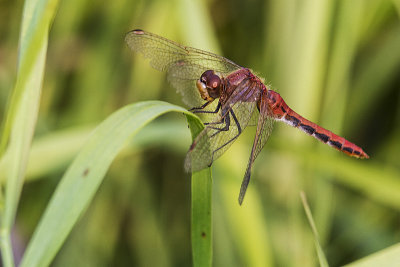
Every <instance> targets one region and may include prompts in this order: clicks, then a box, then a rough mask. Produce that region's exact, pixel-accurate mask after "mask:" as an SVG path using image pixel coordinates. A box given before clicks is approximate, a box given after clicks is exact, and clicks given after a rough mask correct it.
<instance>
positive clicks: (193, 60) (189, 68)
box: [125, 30, 241, 107]
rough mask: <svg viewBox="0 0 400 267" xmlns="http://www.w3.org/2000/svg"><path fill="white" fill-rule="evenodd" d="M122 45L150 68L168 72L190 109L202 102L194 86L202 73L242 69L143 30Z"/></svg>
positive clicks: (213, 55)
mask: <svg viewBox="0 0 400 267" xmlns="http://www.w3.org/2000/svg"><path fill="white" fill-rule="evenodd" d="M125 41H126V42H127V44H128V45H129V47H130V48H131V49H132V50H133V51H135V52H139V53H141V54H142V55H143V56H144V57H145V58H149V59H150V65H151V66H152V67H153V68H155V69H157V70H159V71H165V72H167V76H168V80H169V82H170V83H171V84H172V86H174V87H175V88H176V89H177V91H178V92H179V93H181V94H182V95H183V99H184V102H185V103H186V104H188V105H190V106H191V107H195V106H198V104H199V101H200V100H201V98H200V96H199V94H198V92H197V90H196V86H195V84H196V80H198V79H199V78H200V76H201V74H202V73H203V72H204V71H206V70H214V71H215V72H217V73H221V74H228V73H230V72H232V71H234V70H237V69H240V68H241V67H240V66H239V65H237V64H236V63H234V62H233V61H231V60H229V59H226V58H224V57H221V56H219V55H216V54H213V53H210V52H206V51H203V50H200V49H196V48H192V47H187V46H183V45H180V44H178V43H175V42H173V41H171V40H168V39H166V38H163V37H161V36H158V35H155V34H152V33H149V32H145V31H142V30H134V31H131V32H128V33H127V34H126V37H125ZM202 102H204V101H202ZM202 102H201V103H202Z"/></svg>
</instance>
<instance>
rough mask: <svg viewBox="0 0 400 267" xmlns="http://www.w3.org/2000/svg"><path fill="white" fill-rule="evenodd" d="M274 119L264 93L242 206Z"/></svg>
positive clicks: (244, 185) (242, 196)
mask: <svg viewBox="0 0 400 267" xmlns="http://www.w3.org/2000/svg"><path fill="white" fill-rule="evenodd" d="M273 123H274V119H273V117H272V112H271V109H270V108H269V106H268V100H267V93H266V92H265V93H263V94H262V95H261V99H260V115H259V117H258V124H257V131H256V136H255V138H254V143H253V147H252V149H251V153H250V159H249V163H248V164H247V169H246V172H245V175H244V178H243V181H242V186H241V187H240V194H239V204H240V205H242V203H243V199H244V196H245V194H246V190H247V186H248V185H249V182H250V176H251V168H252V166H253V162H254V161H255V159H256V158H257V156H258V154H259V153H260V151H261V150H262V149H263V147H264V145H265V143H266V142H267V140H268V137H269V136H270V134H271V132H272V128H273Z"/></svg>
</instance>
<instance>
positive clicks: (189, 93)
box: [125, 30, 369, 205]
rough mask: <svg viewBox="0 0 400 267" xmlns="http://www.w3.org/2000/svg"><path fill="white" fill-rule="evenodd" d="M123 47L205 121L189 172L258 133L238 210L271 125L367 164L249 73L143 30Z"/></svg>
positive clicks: (353, 149) (187, 166)
mask: <svg viewBox="0 0 400 267" xmlns="http://www.w3.org/2000/svg"><path fill="white" fill-rule="evenodd" d="M125 41H126V42H127V44H128V46H129V47H130V48H131V49H132V50H133V51H135V52H138V53H141V54H142V55H143V56H144V57H145V58H148V59H149V60H150V65H151V66H152V67H153V68H155V69H156V70H159V71H164V72H166V73H167V79H168V81H169V82H170V83H171V85H172V86H173V87H175V88H176V90H177V92H178V93H180V94H181V95H182V100H183V102H184V103H185V104H187V105H188V106H189V107H190V108H191V109H190V111H192V112H193V113H197V114H198V115H203V116H204V118H206V120H208V121H207V122H205V123H204V125H205V128H204V130H202V131H201V132H200V133H199V135H198V136H197V137H196V138H195V139H194V141H193V143H192V144H191V146H190V148H189V151H188V152H187V155H186V158H185V169H186V170H187V171H189V172H190V171H192V172H195V171H199V170H201V169H204V168H206V167H210V166H211V164H212V163H213V162H214V161H215V160H216V159H218V158H219V157H220V156H221V155H222V154H223V153H224V152H226V151H227V150H228V148H229V147H230V146H231V145H232V144H233V142H234V141H235V140H236V139H237V138H238V137H239V135H240V134H241V133H242V132H243V130H244V129H245V128H246V127H247V126H250V125H252V126H256V127H257V128H256V134H255V137H254V142H253V146H252V148H251V152H250V158H249V161H248V164H247V168H246V171H245V174H244V178H243V181H242V185H241V188H240V193H239V199H238V200H239V204H240V205H242V203H243V199H244V196H245V193H246V190H247V187H248V185H249V182H250V176H251V170H252V166H253V163H254V161H255V159H256V158H257V156H258V154H259V153H260V151H261V150H262V148H263V147H264V145H265V143H266V142H267V140H268V137H269V136H270V134H271V132H272V128H273V124H274V121H282V122H285V123H286V124H288V125H290V126H292V127H295V128H298V129H300V130H302V131H303V132H305V133H306V134H308V135H311V136H313V137H314V138H316V139H317V140H319V141H321V142H323V143H325V144H327V145H329V146H331V147H333V148H335V149H337V150H339V151H342V152H344V153H346V154H347V155H349V156H353V157H355V158H360V159H364V158H369V156H368V155H367V153H365V152H364V151H363V150H362V149H361V148H360V147H358V146H357V145H355V144H354V143H351V142H349V141H348V140H346V139H345V138H343V137H341V136H339V135H336V134H334V133H333V132H331V131H329V130H327V129H324V128H322V127H321V126H319V125H317V124H315V123H313V122H311V121H309V120H307V119H305V118H304V117H302V116H300V115H299V114H298V113H296V112H295V111H293V110H292V109H291V108H290V107H289V106H288V105H287V104H286V103H285V101H284V100H283V98H282V97H281V96H280V94H279V93H277V92H275V91H273V90H271V89H270V86H268V85H266V84H265V83H264V81H263V79H262V78H259V77H257V76H256V75H255V74H253V72H252V70H250V69H248V68H244V67H241V66H239V65H238V64H236V63H234V62H233V61H231V60H229V59H227V58H224V57H222V56H219V55H216V54H214V53H210V52H206V51H203V50H200V49H196V48H193V47H188V46H184V45H181V44H178V43H176V42H174V41H171V40H168V39H166V38H164V37H161V36H158V35H156V34H153V33H150V32H146V31H143V30H133V31H130V32H128V33H127V34H126V37H125ZM215 100H218V101H215Z"/></svg>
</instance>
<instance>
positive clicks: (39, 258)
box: [21, 101, 200, 266]
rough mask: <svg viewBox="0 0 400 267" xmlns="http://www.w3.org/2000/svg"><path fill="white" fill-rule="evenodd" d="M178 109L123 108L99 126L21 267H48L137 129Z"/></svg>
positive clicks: (159, 105) (154, 105)
mask: <svg viewBox="0 0 400 267" xmlns="http://www.w3.org/2000/svg"><path fill="white" fill-rule="evenodd" d="M171 111H174V112H183V113H185V114H186V115H187V116H191V119H192V120H194V121H197V123H198V124H199V123H200V120H199V119H198V118H197V117H195V116H194V115H193V114H192V113H190V112H188V111H187V110H186V109H184V108H182V107H178V106H175V105H171V104H168V103H165V102H161V101H148V102H141V103H137V104H133V105H129V106H126V107H124V108H122V109H120V110H119V111H117V112H115V113H114V114H113V115H111V116H110V117H109V118H107V119H106V120H105V121H104V122H103V123H101V124H100V125H99V126H98V127H97V128H96V130H95V131H94V132H93V134H92V136H91V137H90V138H89V140H88V141H87V142H86V144H85V145H84V146H83V148H82V149H81V151H80V153H79V154H78V156H77V157H76V158H75V160H74V161H73V163H72V164H71V166H70V167H69V168H68V170H67V172H66V173H65V175H64V176H63V178H62V180H61V182H60V183H59V185H58V186H57V189H56V191H55V193H54V195H53V197H52V199H51V200H50V203H49V205H48V206H47V208H46V211H45V213H44V215H43V216H42V218H41V220H40V222H39V225H38V227H37V228H36V231H35V232H34V234H33V237H32V239H31V241H30V242H29V245H28V248H27V250H26V253H25V255H24V257H23V259H22V263H21V266H48V265H49V264H50V263H51V261H52V259H53V258H54V256H55V255H56V253H57V251H58V250H59V249H60V247H61V245H62V244H63V242H64V241H65V239H66V237H67V236H68V234H69V233H70V231H71V230H72V227H73V226H74V224H75V223H76V222H77V220H78V218H79V217H80V216H81V214H82V213H83V212H84V211H85V209H86V207H87V206H88V205H89V203H90V201H91V200H92V198H93V196H94V194H95V193H96V191H97V189H98V187H99V186H100V184H101V182H102V180H103V178H104V175H105V174H106V172H107V170H108V168H109V166H110V164H111V162H112V161H113V159H114V158H115V157H116V156H117V154H118V152H119V151H120V150H121V149H122V147H123V146H124V145H125V144H126V142H127V141H128V140H129V139H131V138H132V137H133V136H134V135H135V134H136V133H137V132H138V131H139V130H140V129H141V128H143V127H144V126H145V125H146V124H148V123H149V122H150V121H152V120H153V119H155V118H157V117H158V116H160V115H162V114H164V113H166V112H171Z"/></svg>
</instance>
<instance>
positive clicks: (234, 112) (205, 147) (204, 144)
mask: <svg viewBox="0 0 400 267" xmlns="http://www.w3.org/2000/svg"><path fill="white" fill-rule="evenodd" d="M257 94H260V90H259V88H257V87H255V86H254V84H253V83H251V82H250V81H246V82H243V83H242V84H240V85H239V86H238V88H237V89H236V90H235V92H234V93H233V94H232V95H231V97H230V98H229V99H228V101H227V103H226V104H225V105H224V106H223V107H222V108H221V112H220V113H219V115H218V116H216V119H215V120H214V123H216V122H219V121H222V119H224V120H225V121H226V120H227V119H229V120H230V126H229V129H228V130H227V131H219V130H217V129H215V128H216V127H218V128H223V127H224V126H225V123H220V124H210V125H208V126H207V127H206V128H205V129H204V130H203V131H202V132H201V133H200V134H199V135H198V136H197V137H196V139H195V140H194V142H193V144H192V146H191V148H190V149H189V152H188V153H187V155H186V160H185V168H186V170H187V171H198V170H201V169H203V168H206V167H207V166H210V165H211V164H212V162H213V161H214V160H216V159H217V158H219V157H220V156H221V155H222V154H223V153H225V151H226V150H228V148H229V147H230V146H231V145H232V144H233V142H234V141H235V140H236V139H237V137H238V136H239V135H240V133H241V132H240V131H239V128H238V124H239V126H240V129H241V131H243V130H244V129H245V128H246V126H247V125H248V123H249V121H250V119H251V118H252V117H253V116H254V113H258V112H257V110H256V109H255V107H256V105H257V102H256V101H242V100H243V99H242V97H243V96H250V95H253V96H254V97H257ZM236 121H237V122H236Z"/></svg>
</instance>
